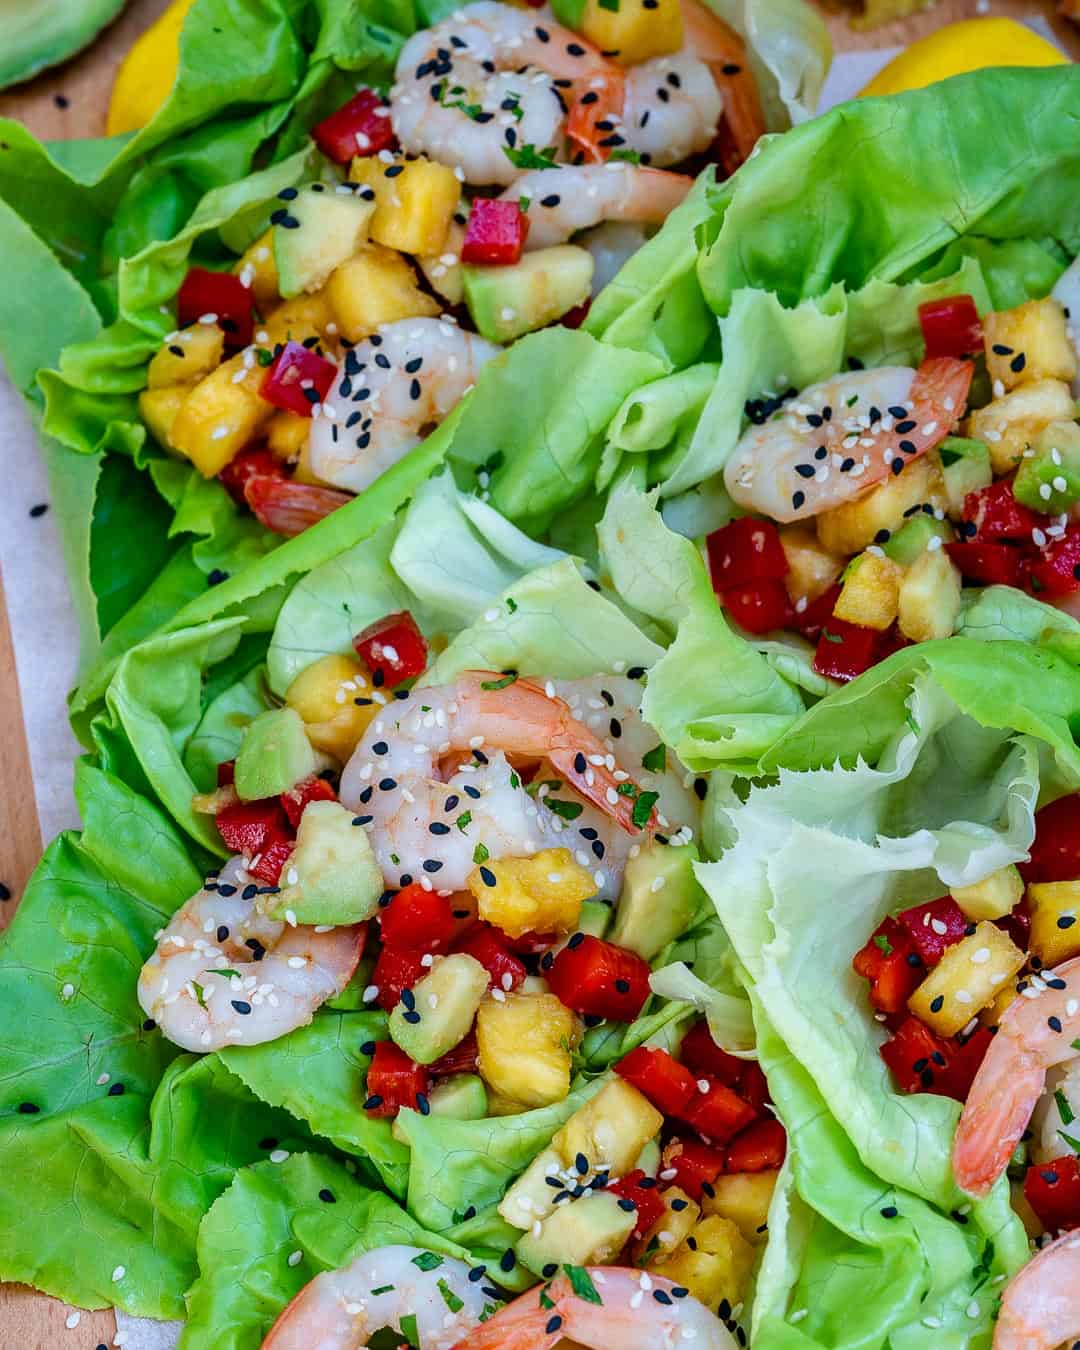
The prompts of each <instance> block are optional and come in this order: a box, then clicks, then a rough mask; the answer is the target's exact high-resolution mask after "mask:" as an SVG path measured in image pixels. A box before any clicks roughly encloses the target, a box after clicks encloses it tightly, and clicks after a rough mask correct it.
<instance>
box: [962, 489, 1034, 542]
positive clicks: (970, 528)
mask: <svg viewBox="0 0 1080 1350" xmlns="http://www.w3.org/2000/svg"><path fill="white" fill-rule="evenodd" d="M963 515H964V521H965V524H966V526H967V529H966V531H965V533H966V535H967V538H968V539H969V540H970V541H971V542H973V543H977V544H998V543H1000V542H1001V541H1002V540H1003V539H1013V540H1020V541H1022V542H1024V543H1026V544H1030V543H1031V542H1032V538H1031V532H1032V530H1045V528H1046V526H1047V525H1048V524H1049V523H1050V521H1049V518H1048V517H1047V516H1044V515H1040V514H1039V513H1038V512H1037V511H1032V510H1031V509H1030V508H1029V507H1027V506H1024V504H1023V503H1022V502H1018V501H1017V500H1016V498H1015V497H1014V496H1013V485H1012V479H1010V478H999V479H998V481H997V482H996V483H991V484H990V485H989V487H984V488H979V489H978V490H977V491H975V492H969V493H968V494H967V496H966V497H965V498H964V512H963Z"/></svg>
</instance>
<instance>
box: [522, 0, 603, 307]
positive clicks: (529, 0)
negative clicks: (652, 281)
mask: <svg viewBox="0 0 1080 1350" xmlns="http://www.w3.org/2000/svg"><path fill="white" fill-rule="evenodd" d="M525 3H526V4H529V5H534V6H535V7H536V8H537V9H539V8H540V5H541V4H546V3H547V0H540V3H537V0H525ZM590 309H592V301H591V300H586V301H584V303H582V304H580V305H575V306H574V308H573V309H568V310H567V311H566V313H565V314H564V315H563V316H562V318H561V319H560V320H559V323H560V324H562V326H563V327H564V328H580V327H581V325H582V324H583V323H584V322H585V320H586V319H587V318H588V317H589V310H590Z"/></svg>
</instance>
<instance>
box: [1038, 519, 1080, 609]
mask: <svg viewBox="0 0 1080 1350" xmlns="http://www.w3.org/2000/svg"><path fill="white" fill-rule="evenodd" d="M1031 579H1032V581H1033V582H1034V583H1035V589H1036V590H1037V592H1038V593H1039V594H1042V593H1044V592H1045V593H1046V594H1047V595H1071V594H1072V592H1073V591H1080V527H1078V526H1076V525H1070V526H1069V527H1068V528H1067V529H1066V531H1065V533H1064V534H1063V535H1062V536H1061V538H1060V539H1051V540H1050V543H1049V545H1048V546H1047V547H1046V548H1045V549H1044V550H1043V554H1042V557H1041V558H1040V559H1039V560H1038V561H1037V562H1033V563H1032V564H1031Z"/></svg>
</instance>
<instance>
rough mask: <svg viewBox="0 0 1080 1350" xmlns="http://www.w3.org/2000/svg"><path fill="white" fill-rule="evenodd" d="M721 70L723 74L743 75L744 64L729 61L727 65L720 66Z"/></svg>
mask: <svg viewBox="0 0 1080 1350" xmlns="http://www.w3.org/2000/svg"><path fill="white" fill-rule="evenodd" d="M720 71H721V74H723V75H741V74H742V66H737V65H735V64H734V63H733V62H730V61H729V62H728V64H727V65H726V66H721V67H720Z"/></svg>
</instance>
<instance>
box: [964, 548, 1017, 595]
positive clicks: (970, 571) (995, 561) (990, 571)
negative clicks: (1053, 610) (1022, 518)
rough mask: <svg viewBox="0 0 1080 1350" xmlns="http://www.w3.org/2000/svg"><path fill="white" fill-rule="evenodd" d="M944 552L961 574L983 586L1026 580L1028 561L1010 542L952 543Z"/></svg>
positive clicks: (1009, 584)
mask: <svg viewBox="0 0 1080 1350" xmlns="http://www.w3.org/2000/svg"><path fill="white" fill-rule="evenodd" d="M945 552H946V553H947V554H948V555H949V557H950V559H951V560H952V561H953V562H954V563H955V564H956V566H957V568H958V569H959V572H960V575H961V576H962V577H964V578H965V579H966V580H968V581H975V582H978V584H979V585H980V586H1016V587H1022V586H1023V585H1024V583H1025V581H1026V580H1027V574H1028V566H1029V561H1028V559H1027V557H1026V556H1025V555H1024V554H1023V553H1021V552H1020V550H1019V549H1018V548H1014V547H1013V546H1012V545H1010V544H963V543H952V544H946V545H945Z"/></svg>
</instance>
